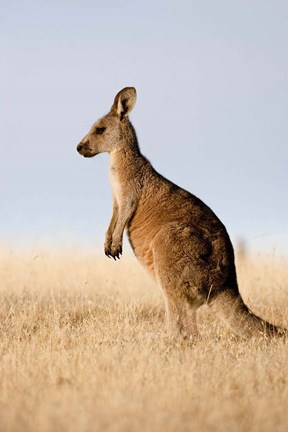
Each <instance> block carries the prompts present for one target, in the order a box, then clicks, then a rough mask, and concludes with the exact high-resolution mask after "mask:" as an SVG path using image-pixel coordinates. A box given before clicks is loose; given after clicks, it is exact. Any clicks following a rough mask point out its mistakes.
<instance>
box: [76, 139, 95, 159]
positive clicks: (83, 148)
mask: <svg viewBox="0 0 288 432" xmlns="http://www.w3.org/2000/svg"><path fill="white" fill-rule="evenodd" d="M77 151H78V153H80V154H81V155H82V156H84V157H92V156H94V154H93V153H92V151H91V148H90V146H89V141H88V142H83V141H81V142H80V143H79V144H78V145H77Z"/></svg>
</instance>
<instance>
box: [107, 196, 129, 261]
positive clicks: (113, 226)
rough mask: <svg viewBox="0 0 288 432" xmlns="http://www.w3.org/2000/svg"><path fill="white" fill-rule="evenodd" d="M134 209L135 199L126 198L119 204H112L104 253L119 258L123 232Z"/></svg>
mask: <svg viewBox="0 0 288 432" xmlns="http://www.w3.org/2000/svg"><path fill="white" fill-rule="evenodd" d="M135 209H136V200H134V199H126V200H125V201H124V202H122V203H121V205H120V206H117V207H116V206H114V208H113V215H112V219H111V222H110V225H109V228H108V231H107V234H106V241H105V254H106V255H107V256H109V257H110V256H111V257H112V258H114V259H116V258H120V255H121V254H122V242H123V232H124V229H125V226H126V225H127V223H128V222H129V220H130V219H131V217H132V216H133V214H134V212H135Z"/></svg>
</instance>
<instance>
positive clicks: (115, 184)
mask: <svg viewBox="0 0 288 432" xmlns="http://www.w3.org/2000/svg"><path fill="white" fill-rule="evenodd" d="M109 179H110V184H111V188H112V193H113V197H114V199H115V201H116V203H117V204H118V205H119V204H120V201H121V184H120V181H119V176H118V173H117V171H116V169H115V168H114V167H113V165H112V166H111V167H110V171H109Z"/></svg>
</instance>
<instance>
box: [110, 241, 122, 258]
mask: <svg viewBox="0 0 288 432" xmlns="http://www.w3.org/2000/svg"><path fill="white" fill-rule="evenodd" d="M121 255H122V244H121V243H118V244H117V245H113V244H112V247H111V253H110V256H111V257H112V258H114V260H115V261H116V259H117V258H118V259H120V257H121Z"/></svg>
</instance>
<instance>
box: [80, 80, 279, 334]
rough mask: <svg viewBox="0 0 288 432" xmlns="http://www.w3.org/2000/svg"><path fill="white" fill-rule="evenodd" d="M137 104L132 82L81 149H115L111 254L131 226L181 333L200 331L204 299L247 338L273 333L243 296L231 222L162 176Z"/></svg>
mask: <svg viewBox="0 0 288 432" xmlns="http://www.w3.org/2000/svg"><path fill="white" fill-rule="evenodd" d="M135 102H136V90H135V88H133V87H125V88H124V89H123V90H121V91H120V92H119V93H118V94H117V95H116V97H115V100H114V103H113V105H112V108H111V110H110V112H109V113H108V114H107V115H105V116H104V117H102V118H100V119H99V120H97V121H96V122H95V123H94V124H93V126H92V128H91V130H90V131H89V132H88V134H87V135H85V137H84V138H83V139H82V141H81V142H80V144H79V145H78V146H77V150H78V152H79V153H80V154H81V155H83V156H84V157H93V156H95V155H97V154H99V153H102V152H108V153H109V154H110V158H111V164H110V181H111V185H112V190H113V214H112V218H111V221H110V224H109V227H108V230H107V233H106V240H105V254H106V255H107V256H108V257H113V258H114V259H116V258H120V255H121V254H122V240H123V231H124V228H126V231H127V235H128V238H129V241H130V244H131V246H132V249H133V251H134V253H135V255H136V257H137V258H138V260H139V261H140V262H141V263H142V264H143V265H144V266H145V267H146V269H147V270H148V272H150V274H151V275H152V276H153V278H154V279H155V280H156V281H157V282H158V283H159V285H160V286H161V288H162V290H163V293H164V298H165V304H166V313H167V318H168V328H169V331H170V333H171V334H172V335H174V336H178V335H182V336H184V337H187V338H189V339H193V338H195V337H196V336H197V334H198V331H197V319H196V312H197V309H198V308H199V307H200V306H201V305H203V304H204V303H205V304H208V305H209V306H210V307H211V308H212V309H213V310H215V312H216V313H217V314H219V315H220V316H222V317H223V318H224V319H225V320H226V321H227V323H228V324H229V325H230V327H231V328H232V330H234V331H235V332H236V333H237V334H238V335H240V336H242V337H249V336H256V335H259V334H263V333H266V334H274V330H276V329H275V327H273V326H272V325H271V324H268V323H266V322H264V321H262V320H261V319H260V318H258V317H256V316H255V315H254V314H253V313H251V312H250V311H249V310H248V308H247V307H246V305H245V304H244V302H243V300H242V298H241V296H240V294H239V290H238V285H237V278H236V270H235V264H234V252H233V247H232V244H231V241H230V238H229V236H228V234H227V231H226V229H225V226H224V225H223V224H222V222H221V221H220V220H219V219H218V217H217V216H216V215H215V214H214V213H213V211H212V210H211V209H210V208H209V207H208V206H207V205H206V204H204V203H203V202H202V201H201V200H200V199H199V198H197V197H196V196H194V195H192V194H191V193H189V192H187V191H186V190H184V189H182V188H180V187H179V186H176V185H175V184H174V183H172V182H171V181H169V180H167V179H166V178H164V177H163V176H161V175H160V174H158V173H157V172H156V171H155V169H154V168H153V167H152V165H151V163H150V162H149V161H148V160H147V159H146V158H145V157H144V156H143V155H142V154H141V152H140V149H139V145H138V141H137V137H136V133H135V130H134V128H133V126H132V124H131V123H130V121H129V118H128V114H129V113H130V112H131V110H132V109H133V107H134V105H135Z"/></svg>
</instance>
